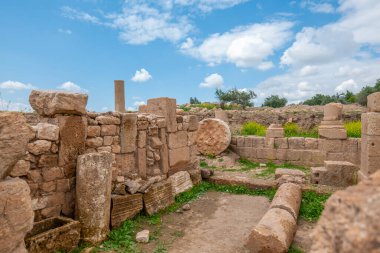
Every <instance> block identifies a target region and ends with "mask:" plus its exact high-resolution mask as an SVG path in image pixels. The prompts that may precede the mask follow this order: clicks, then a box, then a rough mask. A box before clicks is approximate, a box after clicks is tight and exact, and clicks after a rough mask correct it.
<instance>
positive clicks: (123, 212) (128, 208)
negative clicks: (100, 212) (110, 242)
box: [111, 194, 143, 227]
mask: <svg viewBox="0 0 380 253" xmlns="http://www.w3.org/2000/svg"><path fill="white" fill-rule="evenodd" d="M142 208H143V199H142V194H133V195H129V194H128V195H123V196H120V195H112V210H111V225H112V227H118V226H120V225H121V224H122V223H123V222H124V221H125V220H127V219H131V218H133V217H134V216H135V215H136V214H138V213H139V212H140V211H141V210H142Z"/></svg>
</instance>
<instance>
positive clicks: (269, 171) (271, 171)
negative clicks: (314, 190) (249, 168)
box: [256, 162, 310, 178]
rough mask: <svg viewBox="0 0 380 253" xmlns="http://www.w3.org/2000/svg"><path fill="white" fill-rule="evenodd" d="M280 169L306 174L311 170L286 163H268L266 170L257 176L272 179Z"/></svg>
mask: <svg viewBox="0 0 380 253" xmlns="http://www.w3.org/2000/svg"><path fill="white" fill-rule="evenodd" d="M278 168H285V169H294V170H300V171H303V172H305V173H306V174H309V173H310V169H309V168H306V167H303V166H298V165H294V164H291V163H284V164H280V165H277V164H275V163H273V162H268V163H267V164H266V169H265V170H263V171H262V172H259V173H257V174H256V176H258V177H262V178H267V177H270V176H272V175H274V173H275V172H276V169H278Z"/></svg>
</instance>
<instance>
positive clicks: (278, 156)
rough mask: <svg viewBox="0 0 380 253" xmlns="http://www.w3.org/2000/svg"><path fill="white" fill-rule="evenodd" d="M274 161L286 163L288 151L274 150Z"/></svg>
mask: <svg viewBox="0 0 380 253" xmlns="http://www.w3.org/2000/svg"><path fill="white" fill-rule="evenodd" d="M276 160H280V161H287V160H288V149H277V150H276Z"/></svg>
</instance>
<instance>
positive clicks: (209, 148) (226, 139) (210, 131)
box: [197, 119, 231, 155]
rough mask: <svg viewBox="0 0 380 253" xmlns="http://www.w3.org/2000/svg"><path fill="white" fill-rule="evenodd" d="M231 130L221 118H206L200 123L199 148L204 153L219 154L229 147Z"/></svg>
mask: <svg viewBox="0 0 380 253" xmlns="http://www.w3.org/2000/svg"><path fill="white" fill-rule="evenodd" d="M230 142H231V132H230V128H229V127H228V125H227V124H226V123H225V122H224V121H222V120H219V119H204V120H202V121H201V122H200V123H199V129H198V132H197V148H198V151H199V152H200V153H202V154H204V155H218V154H220V153H222V152H223V151H224V150H226V149H227V148H228V146H229V145H230Z"/></svg>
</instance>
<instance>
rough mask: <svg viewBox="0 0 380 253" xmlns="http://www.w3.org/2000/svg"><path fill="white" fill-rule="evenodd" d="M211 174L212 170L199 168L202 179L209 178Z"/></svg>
mask: <svg viewBox="0 0 380 253" xmlns="http://www.w3.org/2000/svg"><path fill="white" fill-rule="evenodd" d="M213 174H214V171H213V170H209V169H201V177H202V179H209V178H210V177H211V176H212V175H213Z"/></svg>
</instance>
